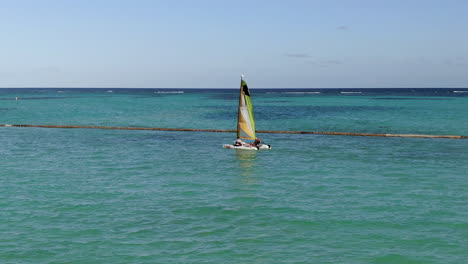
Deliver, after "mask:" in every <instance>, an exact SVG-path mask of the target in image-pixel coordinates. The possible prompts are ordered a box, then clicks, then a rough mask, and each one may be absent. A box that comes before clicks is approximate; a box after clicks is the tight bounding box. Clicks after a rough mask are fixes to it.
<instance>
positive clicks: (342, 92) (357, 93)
mask: <svg viewBox="0 0 468 264" xmlns="http://www.w3.org/2000/svg"><path fill="white" fill-rule="evenodd" d="M340 93H342V94H360V93H362V92H340Z"/></svg>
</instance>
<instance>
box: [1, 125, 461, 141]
mask: <svg viewBox="0 0 468 264" xmlns="http://www.w3.org/2000/svg"><path fill="white" fill-rule="evenodd" d="M0 127H41V128H88V129H120V130H157V131H189V132H219V133H235V132H236V130H234V129H195V128H161V127H107V126H63V125H10V124H0ZM256 132H257V133H271V134H313V135H333V136H364V137H405V138H450V139H466V138H468V136H457V135H418V134H373V133H352V132H320V131H278V130H257V131H256Z"/></svg>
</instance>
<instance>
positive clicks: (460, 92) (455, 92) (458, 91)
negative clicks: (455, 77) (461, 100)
mask: <svg viewBox="0 0 468 264" xmlns="http://www.w3.org/2000/svg"><path fill="white" fill-rule="evenodd" d="M453 92H454V93H468V91H453Z"/></svg>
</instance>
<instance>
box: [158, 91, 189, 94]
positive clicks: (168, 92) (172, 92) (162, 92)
mask: <svg viewBox="0 0 468 264" xmlns="http://www.w3.org/2000/svg"><path fill="white" fill-rule="evenodd" d="M154 93H161V94H183V93H184V91H156V92H154Z"/></svg>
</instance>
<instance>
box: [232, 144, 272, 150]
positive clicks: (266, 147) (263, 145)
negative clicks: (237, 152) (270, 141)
mask: <svg viewBox="0 0 468 264" xmlns="http://www.w3.org/2000/svg"><path fill="white" fill-rule="evenodd" d="M223 148H228V149H244V150H259V149H271V146H270V145H266V144H262V145H260V146H259V147H258V148H257V147H252V146H234V145H229V144H224V145H223Z"/></svg>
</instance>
